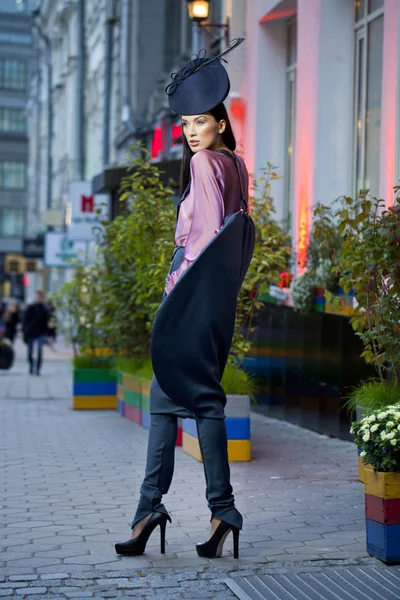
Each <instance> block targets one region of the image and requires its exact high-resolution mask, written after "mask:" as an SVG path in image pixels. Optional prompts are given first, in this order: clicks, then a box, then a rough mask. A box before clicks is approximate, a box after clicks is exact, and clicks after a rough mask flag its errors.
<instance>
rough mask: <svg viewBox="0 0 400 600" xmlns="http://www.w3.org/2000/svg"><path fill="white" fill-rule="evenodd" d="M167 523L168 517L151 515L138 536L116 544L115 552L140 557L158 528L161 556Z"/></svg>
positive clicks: (157, 514) (157, 513)
mask: <svg viewBox="0 0 400 600" xmlns="http://www.w3.org/2000/svg"><path fill="white" fill-rule="evenodd" d="M167 521H169V522H170V523H171V517H170V516H169V515H166V514H164V513H159V512H155V513H153V514H152V515H151V517H150V519H149V520H148V521H147V523H146V525H145V526H144V528H143V531H142V532H141V533H140V534H139V535H138V536H136V537H135V538H131V539H130V540H127V541H126V542H117V543H116V544H115V552H116V553H117V554H123V555H125V556H140V555H141V554H143V553H144V551H145V550H146V544H147V542H148V539H149V537H150V536H151V534H152V533H153V531H154V530H155V529H156V527H158V526H160V549H161V554H165V530H166V527H167Z"/></svg>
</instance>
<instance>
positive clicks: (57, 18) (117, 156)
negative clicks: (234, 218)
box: [28, 0, 223, 295]
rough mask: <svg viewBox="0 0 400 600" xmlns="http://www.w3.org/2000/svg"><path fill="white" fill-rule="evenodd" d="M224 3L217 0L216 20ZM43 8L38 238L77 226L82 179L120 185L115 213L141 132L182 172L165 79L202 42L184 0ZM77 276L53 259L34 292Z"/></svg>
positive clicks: (32, 164)
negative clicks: (75, 186)
mask: <svg viewBox="0 0 400 600" xmlns="http://www.w3.org/2000/svg"><path fill="white" fill-rule="evenodd" d="M222 5H223V2H222V0H213V2H212V15H211V18H212V19H213V20H215V21H219V20H220V12H221V10H222ZM38 9H39V10H38V14H37V15H36V17H35V19H34V22H35V30H34V31H35V40H36V43H37V45H38V46H39V49H40V52H39V69H38V71H37V72H36V74H35V76H34V77H33V78H32V80H31V88H30V97H29V103H28V128H29V139H30V152H29V186H30V190H32V192H31V193H30V194H29V205H28V214H29V218H28V227H29V229H28V233H29V237H30V238H33V239H34V238H35V236H37V235H38V234H39V233H40V232H43V233H45V232H46V231H48V230H49V229H51V230H52V232H53V233H54V232H59V233H60V234H61V233H62V232H63V231H65V230H66V228H70V227H71V226H70V225H69V223H70V214H71V199H70V198H69V189H70V182H72V181H81V182H82V189H84V188H85V185H84V184H85V182H90V184H92V181H94V182H95V184H96V185H95V186H94V188H93V191H94V192H96V193H107V194H109V195H111V202H110V204H111V211H110V212H111V215H112V216H114V215H115V210H116V208H117V206H118V202H117V190H118V187H119V182H120V178H121V175H122V171H121V169H120V168H119V165H121V163H122V162H123V161H124V160H125V153H126V150H127V149H128V148H129V147H130V146H132V145H134V144H135V143H137V142H138V141H140V142H142V143H144V144H145V145H146V146H147V147H148V149H149V151H150V152H151V154H152V159H153V160H154V161H163V168H166V169H167V171H168V170H171V169H172V170H171V173H173V174H174V175H178V171H179V165H177V159H179V157H180V155H181V146H180V128H179V127H177V126H176V125H177V122H176V119H177V117H176V115H173V114H172V113H171V111H170V109H169V107H168V102H167V99H166V96H165V87H166V85H167V83H168V82H169V81H170V74H171V72H173V71H176V70H177V69H178V68H179V66H180V65H181V64H182V62H184V61H186V60H188V58H189V57H190V55H191V51H192V23H191V22H190V20H189V17H188V11H187V2H186V1H184V0H151V1H149V0H40V1H39V3H38ZM222 35H223V33H222V32H219V31H214V32H213V34H211V33H209V34H206V33H205V34H204V41H206V42H207V43H208V44H209V45H211V44H212V43H213V42H214V43H215V44H216V46H215V47H219V37H221V36H222ZM207 36H208V37H207ZM49 77H50V79H49ZM49 133H50V135H49ZM110 181H111V183H110ZM85 189H86V188H85ZM68 230H70V229H68ZM72 234H73V232H72ZM53 237H54V236H53ZM44 267H45V265H44ZM70 276H71V269H69V268H66V267H57V268H56V267H53V268H51V269H46V268H43V270H42V271H41V273H40V274H38V275H35V276H32V277H30V278H29V279H30V287H29V294H30V295H31V294H32V292H33V288H34V287H37V286H39V287H44V288H45V289H46V290H47V291H51V290H56V289H58V288H59V286H60V285H61V284H62V283H63V282H64V281H66V280H68V278H69V277H70Z"/></svg>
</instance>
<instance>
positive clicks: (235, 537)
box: [232, 529, 239, 558]
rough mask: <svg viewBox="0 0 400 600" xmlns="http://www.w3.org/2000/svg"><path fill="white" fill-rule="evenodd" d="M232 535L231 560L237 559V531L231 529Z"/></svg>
mask: <svg viewBox="0 0 400 600" xmlns="http://www.w3.org/2000/svg"><path fill="white" fill-rule="evenodd" d="M232 533H233V558H239V529H232Z"/></svg>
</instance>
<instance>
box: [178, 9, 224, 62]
mask: <svg viewBox="0 0 400 600" xmlns="http://www.w3.org/2000/svg"><path fill="white" fill-rule="evenodd" d="M186 1H187V7H188V13H189V19H190V20H191V21H192V52H193V54H195V53H197V52H198V51H199V49H200V47H201V45H202V43H201V37H202V28H203V27H208V28H215V29H224V30H225V44H226V45H227V46H229V19H227V20H226V23H207V19H208V17H209V15H210V4H211V0H186Z"/></svg>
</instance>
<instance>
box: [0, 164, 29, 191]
mask: <svg viewBox="0 0 400 600" xmlns="http://www.w3.org/2000/svg"><path fill="white" fill-rule="evenodd" d="M25 187H26V164H25V163H24V162H11V161H1V162H0V189H3V190H24V189H25Z"/></svg>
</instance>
